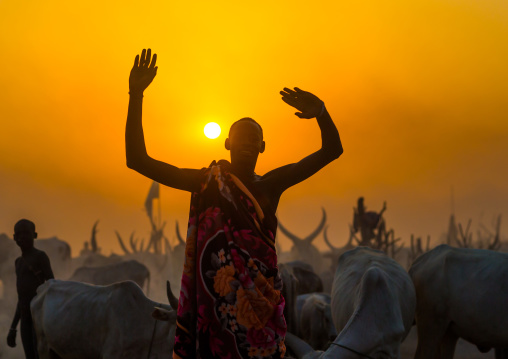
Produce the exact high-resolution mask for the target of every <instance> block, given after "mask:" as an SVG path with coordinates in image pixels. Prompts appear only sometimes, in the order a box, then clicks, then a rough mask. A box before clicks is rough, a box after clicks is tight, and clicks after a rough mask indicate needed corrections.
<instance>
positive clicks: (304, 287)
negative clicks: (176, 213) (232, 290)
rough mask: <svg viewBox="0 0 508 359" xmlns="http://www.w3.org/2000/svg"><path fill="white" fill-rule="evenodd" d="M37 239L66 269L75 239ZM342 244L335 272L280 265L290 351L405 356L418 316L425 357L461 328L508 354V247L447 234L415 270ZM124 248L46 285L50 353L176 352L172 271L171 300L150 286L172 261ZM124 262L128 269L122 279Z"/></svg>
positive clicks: (41, 308) (0, 272) (43, 343)
mask: <svg viewBox="0 0 508 359" xmlns="http://www.w3.org/2000/svg"><path fill="white" fill-rule="evenodd" d="M11 241H12V240H11ZM302 241H305V239H303V240H302ZM53 242H55V241H53ZM2 243H3V238H2V235H0V245H2ZM63 243H65V242H63ZM36 247H39V248H41V249H43V250H45V251H47V252H48V255H49V256H50V258H51V259H52V262H53V263H54V267H55V274H56V277H57V278H59V276H58V272H59V271H60V270H63V269H62V268H58V267H59V266H63V264H62V263H60V262H59V261H58V259H55V258H57V256H60V257H62V258H64V257H65V256H66V250H65V246H64V245H62V246H55V245H53V247H52V248H53V249H51V250H50V249H48V248H49V247H50V246H47V248H44V244H42V242H40V243H38V242H36ZM55 247H58V248H59V249H58V250H55ZM51 251H53V252H55V253H52V252H51ZM341 252H342V253H335V255H336V256H337V258H336V259H335V262H334V263H333V268H334V269H335V272H334V273H333V275H332V276H330V275H328V276H327V275H326V271H323V272H322V273H324V275H317V274H316V271H315V268H314V266H312V265H311V264H310V263H309V261H308V258H309V256H307V257H302V258H299V259H293V260H290V261H287V262H285V263H280V264H279V269H280V274H281V276H282V280H283V283H284V289H283V295H284V297H285V299H286V309H285V313H284V314H285V318H286V322H287V325H288V334H287V336H286V346H287V348H288V354H289V355H292V356H294V357H296V358H305V359H309V358H351V359H353V358H358V359H360V358H380V359H385V358H400V348H401V343H402V342H403V340H404V339H405V338H406V336H407V335H408V333H409V331H410V330H411V328H412V326H414V325H416V328H417V331H418V344H417V348H416V354H415V358H416V359H427V358H429V359H432V358H442V359H445V358H452V357H453V355H454V351H455V346H456V343H457V340H458V339H459V338H463V339H465V340H466V341H469V342H471V343H473V344H474V345H476V346H477V347H478V349H479V350H480V351H481V352H486V351H488V350H490V349H491V348H495V349H496V351H495V353H496V354H495V355H496V358H505V357H506V350H505V349H504V348H508V305H507V304H508V254H507V253H501V252H494V251H489V250H481V249H465V248H453V247H449V246H447V245H440V246H437V247H435V248H434V249H432V250H430V251H429V252H427V253H425V254H423V255H421V256H420V257H418V258H417V259H416V260H415V261H414V262H413V264H412V265H411V267H410V268H409V269H408V270H406V269H405V268H404V267H403V266H401V265H400V264H399V263H398V262H397V261H395V260H393V259H392V258H390V257H388V256H387V255H386V254H384V253H383V252H381V251H377V250H373V249H370V248H367V247H356V248H349V247H348V248H343V250H342V251H341ZM5 253H7V252H6V251H5V250H3V251H0V279H1V280H2V282H3V284H4V298H3V301H4V302H5V301H6V300H7V299H6V298H7V297H8V295H7V291H6V290H5V287H7V285H11V284H8V278H7V276H6V275H5V272H4V271H5V263H4V262H3V261H4V260H5V258H4V257H5V255H6V254H5ZM312 255H313V254H312ZM2 256H4V257H2ZM69 257H70V251H69ZM117 257H118V258H115V259H113V260H110V261H108V262H105V263H101V264H104V265H97V263H93V265H90V264H91V263H90V260H89V259H88V262H86V260H82V263H81V264H87V265H85V266H82V268H77V269H76V270H73V274H72V276H71V277H69V278H67V277H64V276H60V278H66V279H68V280H50V281H48V282H46V283H45V284H43V285H41V286H40V287H39V289H38V292H37V296H36V297H35V298H34V300H33V301H32V314H33V318H34V325H35V328H36V333H37V337H38V339H39V343H38V345H39V348H38V349H39V353H40V357H41V359H45V358H120V357H126V358H134V357H135V358H141V357H146V358H156V357H159V358H160V357H170V353H171V351H172V345H173V342H174V333H175V318H176V311H175V309H176V306H177V299H176V298H175V297H174V295H173V292H172V290H171V288H170V286H169V282H168V283H167V287H166V286H164V287H165V289H166V290H165V291H164V292H165V293H164V294H165V296H166V298H165V301H166V302H169V304H167V303H162V301H161V300H156V301H154V300H151V299H149V298H148V297H151V298H153V296H152V295H151V294H150V291H151V290H153V289H155V288H154V285H153V284H154V283H152V285H151V287H152V289H150V288H149V287H150V284H149V283H150V279H151V278H150V272H154V271H158V270H160V271H161V272H162V273H167V271H168V268H169V267H168V266H170V265H168V262H169V261H170V260H168V259H162V258H158V257H155V256H154V257H151V258H150V260H149V261H148V262H149V263H146V262H143V261H142V260H140V259H142V258H123V256H117ZM304 259H305V260H304ZM313 260H315V259H313ZM62 262H65V261H62ZM140 262H142V263H144V264H142V263H140ZM12 263H13V262H12V261H11V263H9V264H10V265H11V266H12ZM150 265H151V266H152V267H151V268H148V267H149V266H150ZM319 265H321V266H322V261H320V262H319ZM321 269H323V268H321ZM10 270H11V271H12V268H11V269H10ZM114 273H117V274H118V277H115V278H113V277H112V275H113V274H114ZM151 277H152V279H153V277H154V275H153V274H152V276H151ZM330 277H331V278H332V279H331V285H327V284H326V281H327V280H329V278H330ZM109 283H114V284H110V285H106V284H109ZM172 283H173V284H174V285H175V287H176V288H175V289H176V290H178V288H177V286H178V285H179V282H178V281H176V280H175V279H174V278H172ZM156 287H157V288H159V289H160V287H161V285H160V284H156ZM327 287H330V289H329V290H328V289H327ZM12 288H15V286H13V287H12ZM141 288H145V293H146V294H145V293H143V290H142V289H141ZM175 292H176V291H175ZM13 313H14V311H13V310H12V314H13ZM8 314H9V316H11V313H8ZM0 356H1V354H0ZM7 357H8V356H7Z"/></svg>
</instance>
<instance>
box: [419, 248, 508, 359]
mask: <svg viewBox="0 0 508 359" xmlns="http://www.w3.org/2000/svg"><path fill="white" fill-rule="evenodd" d="M409 274H410V276H411V278H412V280H413V282H414V285H415V288H416V297H417V303H418V304H417V308H416V326H417V328H418V346H417V349H416V354H415V358H416V359H420V358H421V359H423V358H441V359H446V358H453V354H454V352H455V345H456V343H457V340H458V338H463V339H465V340H466V341H468V342H471V343H473V344H475V345H477V346H478V349H479V350H480V351H481V352H487V351H488V350H490V349H491V348H496V357H499V355H500V354H501V353H502V352H503V351H505V349H501V348H507V347H508V309H507V306H506V304H507V302H508V282H507V279H508V254H507V253H499V252H494V251H490V250H485V249H472V248H453V247H450V246H448V245H445V244H443V245H440V246H437V247H436V248H434V249H432V250H430V251H429V252H427V253H425V254H423V255H422V256H420V257H418V258H417V259H416V260H415V262H414V263H413V265H412V266H411V268H410V269H409ZM498 348H499V349H498Z"/></svg>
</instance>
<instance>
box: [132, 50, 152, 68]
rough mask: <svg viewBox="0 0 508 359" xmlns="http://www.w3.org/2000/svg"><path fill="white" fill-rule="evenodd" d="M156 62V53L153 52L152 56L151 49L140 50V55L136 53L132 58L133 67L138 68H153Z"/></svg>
mask: <svg viewBox="0 0 508 359" xmlns="http://www.w3.org/2000/svg"><path fill="white" fill-rule="evenodd" d="M156 62H157V54H153V57H152V50H151V49H148V50H147V49H143V51H141V56H140V55H137V56H136V58H135V60H134V67H138V68H145V69H147V68H150V69H153V68H155V63H156Z"/></svg>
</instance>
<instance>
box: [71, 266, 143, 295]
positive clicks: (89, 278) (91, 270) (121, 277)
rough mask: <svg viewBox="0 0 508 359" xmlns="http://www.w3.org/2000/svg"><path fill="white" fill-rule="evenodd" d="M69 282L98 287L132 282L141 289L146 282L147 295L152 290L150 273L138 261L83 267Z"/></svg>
mask: <svg viewBox="0 0 508 359" xmlns="http://www.w3.org/2000/svg"><path fill="white" fill-rule="evenodd" d="M69 280H71V281H76V282H84V283H89V284H97V285H107V284H113V283H116V282H122V281H125V280H132V281H133V282H135V283H136V284H137V285H139V286H140V287H141V288H143V286H144V284H145V282H146V283H147V286H146V293H147V294H148V293H149V289H150V271H149V270H148V268H147V267H146V266H145V265H144V264H142V263H140V262H138V261H136V260H129V261H123V262H119V263H113V264H109V265H106V266H101V267H81V268H78V269H76V271H75V272H74V273H73V274H72V276H71V277H70V278H69Z"/></svg>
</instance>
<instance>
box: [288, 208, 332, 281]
mask: <svg viewBox="0 0 508 359" xmlns="http://www.w3.org/2000/svg"><path fill="white" fill-rule="evenodd" d="M322 211H323V217H322V219H321V222H320V223H319V225H318V226H317V228H316V229H315V230H314V231H313V232H312V233H311V234H309V235H308V236H307V237H305V238H300V237H298V236H297V235H295V234H293V233H291V232H290V231H289V230H288V229H286V228H285V227H284V226H283V225H282V223H281V222H280V220H279V229H280V231H281V232H282V233H283V234H284V235H285V236H286V237H288V238H289V239H290V240H291V241H292V242H293V247H291V254H290V256H291V259H292V260H301V261H304V262H305V263H308V264H310V265H311V266H312V267H313V268H314V272H315V273H321V272H322V271H323V270H325V268H326V265H324V260H323V256H322V254H321V252H320V251H319V250H318V249H317V248H316V246H314V244H312V241H313V240H314V239H316V237H317V236H318V235H319V234H320V233H321V231H322V230H323V228H324V226H325V224H326V211H325V209H324V208H322Z"/></svg>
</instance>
